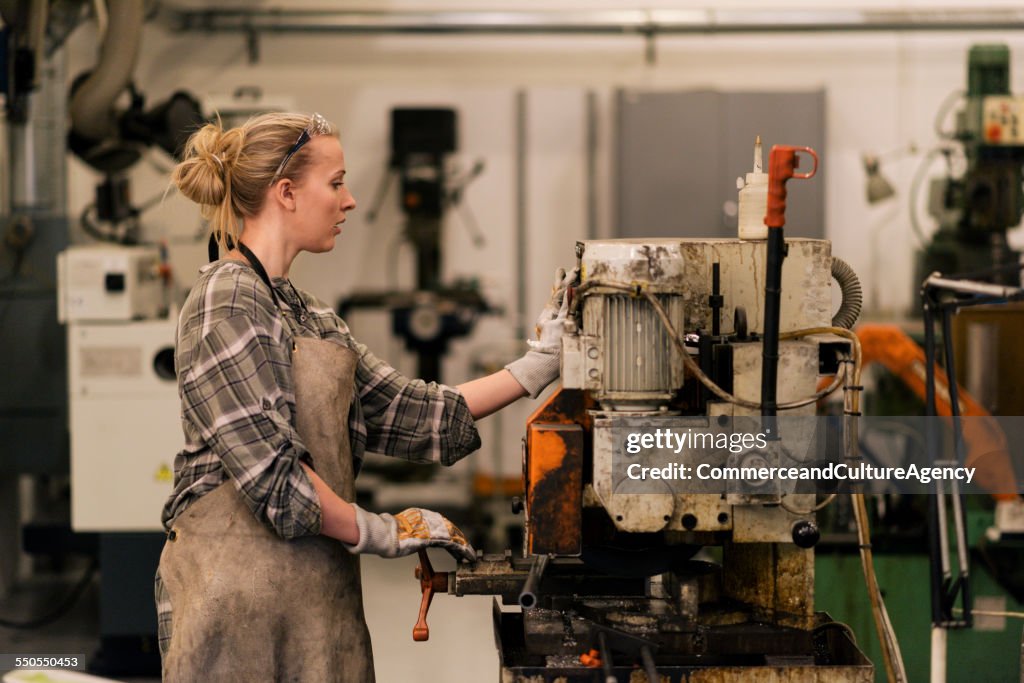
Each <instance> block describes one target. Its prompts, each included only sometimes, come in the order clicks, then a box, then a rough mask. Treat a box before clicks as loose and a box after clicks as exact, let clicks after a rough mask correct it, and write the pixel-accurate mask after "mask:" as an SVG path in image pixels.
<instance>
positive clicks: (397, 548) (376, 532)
mask: <svg viewBox="0 0 1024 683" xmlns="http://www.w3.org/2000/svg"><path fill="white" fill-rule="evenodd" d="M352 507H354V508H355V509H356V526H357V527H359V542H358V543H356V544H355V545H351V544H349V543H344V545H345V547H346V548H347V549H348V551H349V552H351V553H370V554H372V555H380V556H381V557H405V556H406V555H412V554H414V553H416V552H418V551H419V550H421V549H423V548H430V547H434V548H444V549H445V550H447V551H448V552H449V553H451V554H452V556H453V557H454V558H455V559H456V561H458V560H467V561H469V562H476V551H475V550H473V546H471V545H470V544H469V541H467V540H466V536H465V535H464V534H463V533H462V531H460V530H459V527H457V526H455V525H454V524H452V522H451V520H449V519H448V518H447V517H445V516H444V515H441V514H439V513H437V512H434V511H433V510H424V509H422V508H408V509H406V510H402V511H401V512H399V513H398V514H397V515H389V514H387V513H383V514H379V515H378V514H375V513H373V512H367V511H366V510H364V509H362V508H361V507H359V506H358V505H355V504H353V505H352Z"/></svg>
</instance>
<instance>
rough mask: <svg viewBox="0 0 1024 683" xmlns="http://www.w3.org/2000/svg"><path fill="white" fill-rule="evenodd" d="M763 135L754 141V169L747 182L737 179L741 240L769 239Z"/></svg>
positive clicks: (748, 175) (766, 175)
mask: <svg viewBox="0 0 1024 683" xmlns="http://www.w3.org/2000/svg"><path fill="white" fill-rule="evenodd" d="M761 160H762V156H761V136H760V135H758V136H757V139H756V140H755V141H754V170H753V171H752V172H750V173H748V174H747V177H746V182H744V181H743V180H742V179H741V178H737V179H736V186H737V187H738V188H739V190H740V209H739V238H740V239H741V240H763V239H768V226H766V225H765V224H764V215H765V213H767V211H768V174H767V173H764V172H763V171H762V170H761V168H762V163H761Z"/></svg>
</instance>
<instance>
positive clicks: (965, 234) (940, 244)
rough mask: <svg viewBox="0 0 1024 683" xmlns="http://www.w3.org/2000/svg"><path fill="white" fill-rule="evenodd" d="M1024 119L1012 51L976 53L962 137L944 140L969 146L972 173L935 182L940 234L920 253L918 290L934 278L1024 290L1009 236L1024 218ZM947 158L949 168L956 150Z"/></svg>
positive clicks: (981, 49)
mask: <svg viewBox="0 0 1024 683" xmlns="http://www.w3.org/2000/svg"><path fill="white" fill-rule="evenodd" d="M1022 115H1024V97H1021V96H1014V95H1012V94H1011V93H1010V50H1009V48H1008V47H1007V46H1006V45H975V46H973V47H972V48H971V50H970V54H969V56H968V64H967V92H966V96H965V104H964V107H963V108H962V109H961V110H960V111H959V112H958V113H957V117H956V129H955V131H954V132H952V133H951V134H949V133H943V134H944V135H945V136H946V137H949V138H951V139H952V140H954V141H956V142H957V143H959V146H960V147H962V152H963V156H964V158H965V160H966V168H965V170H964V171H963V173H962V174H960V175H957V176H956V177H954V174H953V173H952V172H950V174H949V176H948V177H945V178H941V179H937V180H935V181H933V182H932V186H931V193H930V197H929V211H930V213H931V214H932V216H934V217H935V218H936V220H937V221H938V222H939V229H938V231H937V232H936V233H935V235H934V236H933V237H932V239H931V242H930V243H929V244H928V245H927V246H926V247H925V248H924V250H923V251H922V252H921V254H920V258H919V262H918V265H917V275H916V277H915V278H914V283H915V286H917V285H919V284H920V283H921V282H923V281H924V279H925V277H927V276H928V275H929V274H930V273H933V272H940V273H945V274H947V275H951V274H954V273H973V274H975V277H976V278H977V279H983V280H989V281H993V282H998V283H1000V284H1008V285H1015V284H1019V282H1020V272H1019V269H1018V268H1017V265H1018V263H1019V261H1020V253H1019V252H1017V251H1014V250H1013V249H1011V248H1010V247H1009V246H1008V244H1007V240H1006V232H1007V230H1009V229H1010V228H1013V227H1016V226H1017V225H1019V224H1020V220H1021V216H1022V215H1024V189H1022V186H1021V182H1022V167H1024V120H1022ZM941 116H942V112H940V118H941ZM939 132H940V133H942V131H939ZM941 151H942V152H943V153H944V154H946V157H947V163H948V162H949V156H950V155H951V154H952V152H953V151H954V149H952V148H951V149H943V150H941ZM931 158H932V157H929V158H927V159H926V160H925V166H926V165H927V163H928V162H929V161H930V160H931ZM979 271H985V272H983V273H982V272H979ZM989 271H991V272H989Z"/></svg>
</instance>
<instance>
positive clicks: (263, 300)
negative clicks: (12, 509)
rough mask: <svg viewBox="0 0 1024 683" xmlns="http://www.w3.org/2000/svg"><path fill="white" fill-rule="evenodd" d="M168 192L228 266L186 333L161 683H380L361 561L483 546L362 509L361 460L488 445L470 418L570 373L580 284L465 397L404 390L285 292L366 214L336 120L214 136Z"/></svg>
mask: <svg viewBox="0 0 1024 683" xmlns="http://www.w3.org/2000/svg"><path fill="white" fill-rule="evenodd" d="M173 182H174V183H175V185H176V186H177V187H178V189H179V190H180V191H181V192H182V194H183V195H185V196H186V197H188V198H190V199H192V200H193V201H195V202H197V203H198V204H200V205H201V208H202V210H203V213H204V216H205V217H206V218H207V219H208V220H209V221H210V224H211V229H212V237H211V245H212V244H213V241H214V240H215V241H216V243H217V245H219V246H220V249H221V250H225V251H226V253H225V255H224V257H223V258H221V259H220V260H217V261H215V262H212V263H211V264H209V265H207V266H205V267H203V268H202V269H201V270H200V275H199V278H198V280H197V282H196V283H195V285H194V287H193V288H192V290H191V292H190V294H189V296H188V298H187V300H186V301H185V304H184V307H183V308H182V311H181V316H180V318H179V323H178V333H177V347H176V356H175V360H176V367H177V368H178V382H179V393H180V395H181V399H182V426H183V429H184V432H185V441H186V444H185V448H184V450H182V452H181V453H180V454H179V455H178V456H177V458H176V459H175V487H174V492H173V494H172V495H171V497H170V499H169V500H168V502H167V505H166V506H165V509H164V514H163V521H164V525H165V527H166V528H167V531H168V534H167V536H168V540H167V543H166V544H165V547H164V551H163V554H162V556H161V560H160V568H159V571H158V573H157V577H156V596H157V611H158V613H159V625H160V649H161V654H162V656H163V667H164V680H165V681H170V682H173V683H177V682H179V681H220V680H231V681H243V680H244V681H311V682H312V681H316V682H317V683H324V682H326V681H359V682H362V681H372V680H373V663H372V656H371V652H370V640H369V635H368V634H367V630H366V624H365V620H364V618H363V607H362V597H361V592H360V585H359V563H358V559H357V558H356V554H358V553H373V554H376V555H380V556H383V557H398V556H403V555H409V554H411V553H415V552H416V551H417V550H419V549H420V548H424V547H428V546H436V547H441V548H444V549H446V550H448V551H449V552H451V553H452V554H453V555H454V556H455V557H456V558H457V559H463V560H467V561H473V560H474V559H475V553H474V551H473V549H472V548H471V547H470V545H469V543H468V542H467V541H466V538H465V536H464V535H463V534H462V532H461V531H460V530H459V529H458V528H457V527H456V526H455V525H453V524H452V523H451V522H450V521H449V520H447V519H445V518H444V517H443V516H441V515H440V514H438V513H436V512H432V511H429V510H422V509H418V508H413V509H409V510H405V511H403V512H401V513H398V514H396V515H394V516H392V515H389V514H375V513H372V512H369V511H367V510H363V509H362V508H360V507H359V506H357V505H355V504H354V503H353V502H352V501H353V500H354V484H353V480H354V476H355V473H356V471H358V464H359V462H360V461H361V459H362V457H363V454H364V452H365V451H367V450H369V451H373V452H380V453H385V454H388V455H393V456H397V457H401V458H405V459H408V460H413V461H418V462H441V463H443V464H446V465H450V464H452V463H454V462H455V461H457V460H459V459H460V458H462V457H463V456H465V455H467V454H468V453H470V452H472V451H474V450H476V449H477V448H478V447H479V446H480V438H479V435H478V434H477V431H476V427H475V424H474V421H475V420H476V419H478V418H481V417H483V416H486V415H488V414H490V413H492V412H494V411H495V410H498V409H499V408H502V407H504V406H505V405H508V404H509V403H511V402H513V401H515V400H516V399H518V398H520V397H522V396H526V395H530V396H534V397H536V396H537V395H538V394H539V393H540V392H541V391H542V390H543V389H544V387H545V386H547V385H548V384H549V383H550V382H552V381H553V380H554V379H556V378H557V377H558V364H559V353H560V339H559V337H560V336H561V331H562V327H563V325H562V323H563V321H564V319H565V314H566V308H567V307H566V303H567V302H566V299H567V297H565V296H564V292H565V290H566V287H567V286H568V285H569V284H570V282H571V280H572V278H573V277H574V275H575V273H573V274H570V275H569V276H567V277H565V278H564V279H562V280H561V281H560V282H559V287H556V291H555V294H554V295H553V297H552V301H551V302H550V303H549V304H548V306H547V307H545V309H544V312H543V313H542V316H541V320H540V321H539V324H540V327H539V332H540V339H539V341H534V342H531V347H532V348H531V350H530V351H528V352H527V353H526V355H524V356H523V357H522V358H520V359H518V360H516V361H514V362H513V363H511V364H509V365H508V366H507V367H506V369H505V370H503V371H501V372H498V373H495V374H493V375H490V376H488V377H484V378H481V379H478V380H475V381H472V382H469V383H467V384H463V385H460V386H458V387H455V388H452V387H447V386H444V385H439V384H433V383H431V384H427V383H424V382H422V381H419V380H409V379H407V378H405V377H403V376H401V375H400V374H399V373H398V372H396V371H395V370H394V369H392V368H391V367H389V366H388V365H387V364H386V363H384V362H383V361H381V360H379V359H377V358H376V357H374V355H373V354H371V353H370V352H369V351H368V350H367V349H366V347H365V346H363V345H362V344H359V343H358V342H356V341H355V340H354V339H353V338H352V336H351V334H350V333H349V331H348V328H347V327H346V325H345V323H344V322H343V321H342V320H341V319H340V318H338V317H337V316H336V315H335V314H334V312H333V311H332V310H331V308H330V307H329V306H326V305H325V304H323V303H321V302H320V301H318V300H317V299H316V298H314V297H313V296H311V295H309V294H307V293H306V292H303V291H301V290H298V289H296V288H295V287H294V286H293V285H292V284H291V283H290V282H289V281H288V272H289V268H290V266H291V264H292V261H293V260H294V259H295V257H296V256H297V255H298V254H299V253H300V252H302V251H309V252H313V253H322V252H326V251H330V250H331V249H333V248H334V243H335V240H336V238H337V236H338V234H339V233H340V232H341V225H342V224H343V223H344V222H345V218H346V214H347V212H349V211H352V210H354V209H355V207H356V202H355V199H354V198H353V197H352V194H351V193H350V192H349V190H348V188H347V187H346V185H345V156H344V153H343V151H342V148H341V144H340V143H339V140H338V137H337V131H336V129H335V128H334V127H333V126H332V125H331V124H330V123H328V122H327V121H326V120H324V119H323V117H321V116H319V115H318V114H314V115H312V116H305V115H298V114H266V115H263V116H259V117H256V118H253V119H251V120H249V121H248V122H247V123H246V124H244V125H243V126H240V127H238V128H233V129H231V130H227V131H225V130H223V129H221V128H220V126H217V125H207V126H204V127H203V128H202V129H201V130H199V131H198V132H196V133H195V134H194V135H193V136H192V138H191V140H190V141H189V143H188V146H187V148H186V153H185V159H184V161H182V162H181V163H180V164H179V165H178V166H177V167H176V169H175V171H174V177H173ZM211 251H212V252H214V253H213V254H211V261H213V259H214V258H215V253H216V247H213V248H212V249H211Z"/></svg>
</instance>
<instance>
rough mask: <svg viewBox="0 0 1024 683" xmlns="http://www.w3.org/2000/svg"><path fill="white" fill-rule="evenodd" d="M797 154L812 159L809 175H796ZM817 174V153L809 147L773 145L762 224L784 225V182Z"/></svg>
mask: <svg viewBox="0 0 1024 683" xmlns="http://www.w3.org/2000/svg"><path fill="white" fill-rule="evenodd" d="M797 152H806V153H807V154H810V155H811V158H812V159H814V168H812V169H811V172H810V173H796V172H795V169H796V167H797V166H799V165H800V157H798V156H797ZM817 172H818V153H817V152H815V151H814V150H813V149H811V148H810V147H793V146H791V145H773V146H772V151H771V154H770V155H769V157H768V213H767V214H765V217H764V224H765V225H767V226H768V227H769V228H781V227H782V226H784V225H785V224H786V181H787V180H789V179H790V178H796V179H798V180H806V179H807V178H810V177H811V176H813V175H814V174H815V173H817Z"/></svg>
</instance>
